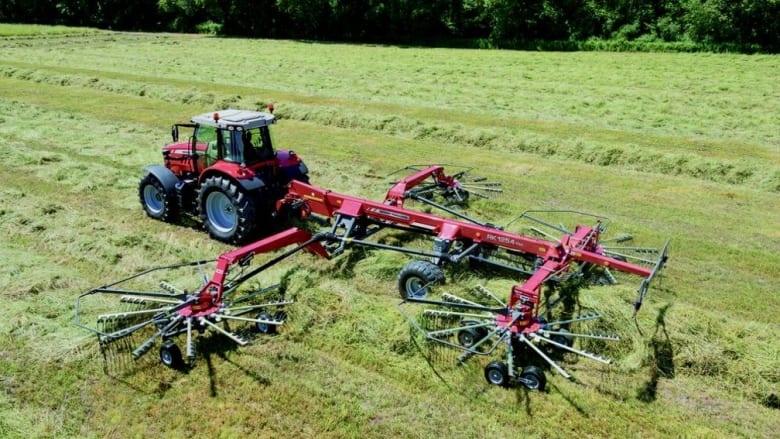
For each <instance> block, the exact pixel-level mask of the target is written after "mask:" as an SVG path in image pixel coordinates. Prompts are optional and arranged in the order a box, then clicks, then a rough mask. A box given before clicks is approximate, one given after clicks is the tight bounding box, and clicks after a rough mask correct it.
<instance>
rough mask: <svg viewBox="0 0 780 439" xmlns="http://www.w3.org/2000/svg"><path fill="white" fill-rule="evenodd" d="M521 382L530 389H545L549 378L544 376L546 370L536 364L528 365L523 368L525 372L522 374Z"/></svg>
mask: <svg viewBox="0 0 780 439" xmlns="http://www.w3.org/2000/svg"><path fill="white" fill-rule="evenodd" d="M520 382H521V383H523V385H524V386H525V387H526V388H528V389H530V390H539V391H542V390H544V386H545V385H546V384H547V378H545V376H544V372H542V370H541V369H539V368H538V367H536V366H527V367H526V368H525V369H523V373H521V374H520Z"/></svg>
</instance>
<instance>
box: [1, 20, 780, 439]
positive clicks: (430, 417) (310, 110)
mask: <svg viewBox="0 0 780 439" xmlns="http://www.w3.org/2000/svg"><path fill="white" fill-rule="evenodd" d="M0 35H3V37H2V44H0V140H2V148H0V163H2V166H0V182H2V184H1V185H0V233H1V234H2V238H0V242H2V245H0V262H2V264H0V286H2V296H1V297H2V299H3V304H4V306H3V308H2V311H0V384H2V386H1V388H2V392H0V411H1V412H2V413H3V416H0V437H24V438H27V437H74V436H77V437H78V436H83V437H136V436H139V437H146V436H151V435H159V434H160V433H161V432H162V433H163V434H164V435H166V436H168V437H181V436H185V435H189V436H195V437H246V436H249V435H252V436H258V437H270V436H272V435H273V436H279V435H281V436H282V437H315V436H316V437H354V436H370V437H375V436H387V437H424V438H427V437H486V436H488V435H491V436H493V435H496V436H519V435H530V436H533V437H561V436H564V435H571V434H577V435H582V436H587V437H608V436H609V437H625V436H631V437H670V436H673V437H713V436H725V437H732V436H733V437H740V436H741V437H772V436H774V435H775V434H776V431H778V428H780V416H779V413H780V412H778V405H780V402H778V398H780V374H779V373H778V370H780V342H778V341H777V337H776V335H777V334H778V333H779V331H780V325H778V322H780V299H778V296H777V294H778V291H780V276H778V274H777V273H778V267H780V232H778V230H780V228H779V227H778V225H780V221H779V220H778V218H780V199H778V197H780V132H779V131H778V130H777V127H778V122H780V120H778V118H779V117H780V89H778V87H777V84H778V83H780V77H779V75H778V72H780V58H778V57H777V56H744V55H728V54H719V55H711V54H648V53H642V54H630V53H594V52H588V53H542V52H508V51H507V52H504V51H471V50H447V49H420V48H410V47H383V46H350V45H340V44H309V43H305V42H292V41H258V40H242V39H216V38H207V37H200V36H188V35H163V34H132V33H110V32H96V31H85V30H82V29H77V30H72V31H70V32H69V33H68V32H65V33H63V31H62V29H56V28H39V27H34V28H26V27H19V26H9V25H2V26H0ZM268 102H274V103H276V105H277V109H278V110H277V114H278V115H279V116H280V118H281V120H280V122H279V123H278V124H277V126H276V127H275V128H276V129H275V140H276V142H277V143H278V144H279V145H281V146H283V147H286V148H292V149H294V150H295V151H296V152H298V153H299V154H300V155H301V156H303V157H304V159H305V160H306V162H307V164H308V165H309V168H310V169H311V170H312V181H313V182H314V183H316V184H318V185H320V186H323V187H327V188H330V189H333V190H336V191H340V192H345V193H351V194H356V195H361V196H365V197H369V198H373V199H378V198H380V197H381V196H382V193H383V190H384V189H385V186H383V185H384V181H385V180H384V179H383V176H384V175H386V174H388V173H390V172H392V171H394V170H396V169H398V168H400V167H402V166H405V165H408V164H417V163H456V164H468V165H474V166H477V167H478V168H479V170H480V171H481V172H482V173H483V174H487V175H490V176H491V177H492V178H493V179H496V180H499V181H501V182H502V183H503V184H504V188H505V193H504V194H503V196H502V197H500V198H497V199H495V200H489V201H480V202H478V203H477V205H476V206H475V209H474V211H477V212H479V215H478V216H480V217H482V218H485V219H488V220H490V221H492V222H496V223H499V224H503V223H506V222H507V221H509V220H510V219H511V218H512V217H514V216H515V215H516V214H518V213H520V212H522V211H523V210H526V209H537V208H538V209H573V210H580V211H591V212H595V213H600V214H604V215H607V216H609V217H610V218H611V219H612V220H613V225H612V228H613V229H614V232H616V233H620V232H629V233H632V234H634V235H635V236H636V237H637V238H638V242H637V244H639V245H660V244H662V243H663V241H664V239H666V238H671V239H672V251H671V255H670V257H671V259H670V262H669V265H668V267H667V270H666V271H665V272H664V276H663V278H662V279H661V282H659V283H657V284H656V287H655V288H654V289H653V290H652V291H651V293H650V295H649V299H648V302H647V303H646V304H645V307H644V308H643V309H642V311H641V312H640V313H639V315H638V320H637V325H636V326H635V323H634V321H633V320H632V318H631V309H630V305H629V303H630V301H631V300H633V298H634V289H635V285H636V280H635V279H630V278H627V279H625V281H624V282H622V284H621V285H618V286H614V287H608V288H607V287H604V288H601V287H600V288H591V289H588V290H587V291H583V292H582V293H581V297H580V300H581V302H582V303H583V306H590V307H594V308H596V309H598V310H599V311H601V312H603V313H604V314H606V315H609V316H610V319H611V320H610V322H611V324H612V325H613V326H614V329H615V331H616V332H618V333H619V334H620V335H621V337H622V341H621V343H619V345H618V346H617V347H613V348H611V350H610V351H609V354H610V355H611V356H613V357H614V358H615V359H616V363H615V364H613V365H612V366H609V367H602V366H600V365H598V364H593V363H590V362H586V361H580V362H577V363H575V364H567V365H566V366H567V368H569V369H571V370H572V371H573V372H574V373H575V375H576V376H577V378H578V379H579V380H580V382H578V383H572V382H568V381H566V380H563V379H561V378H560V377H555V376H553V375H552V373H548V379H549V390H548V391H547V392H545V393H533V392H526V391H524V390H522V389H513V390H509V391H505V390H502V389H498V388H493V387H490V386H488V385H487V384H485V383H484V379H483V378H482V372H481V369H479V368H478V367H476V366H470V367H466V368H454V367H452V365H451V363H445V362H436V361H433V362H432V363H431V364H429V363H428V362H426V359H425V356H424V355H423V353H421V352H420V350H419V348H418V347H416V346H415V345H414V344H413V343H411V342H410V339H409V331H408V328H407V326H406V324H405V322H404V321H403V319H402V317H401V316H400V315H399V314H398V313H397V312H396V310H395V304H396V303H397V299H396V297H397V293H396V292H395V276H396V274H397V270H398V269H400V267H401V266H402V265H403V264H404V263H405V261H406V258H405V257H402V256H399V255H395V254H387V253H382V252H377V251H361V250H355V251H354V252H353V253H350V254H346V255H342V256H340V257H339V258H336V259H335V260H334V261H329V262H325V261H318V260H315V259H311V258H309V257H307V256H305V255H302V256H299V257H296V258H294V259H293V260H291V261H290V262H289V263H286V264H285V265H284V266H282V267H279V268H278V270H276V271H274V272H273V273H271V274H269V277H273V276H276V275H279V274H280V273H281V272H283V271H285V270H294V273H293V275H292V281H291V282H292V283H291V289H292V290H294V291H295V293H296V294H297V300H298V303H296V304H295V305H294V306H293V307H292V308H291V310H290V312H291V319H290V322H289V323H288V324H286V325H285V326H284V327H283V329H282V334H280V335H279V336H276V337H269V338H257V339H255V340H254V343H253V344H252V345H250V346H248V347H245V348H240V349H236V348H234V347H233V346H232V345H231V342H229V341H225V340H223V339H221V338H219V337H211V338H208V339H205V340H203V341H202V345H203V346H202V347H203V349H201V355H200V357H199V359H198V360H197V363H196V366H195V368H194V369H192V370H190V371H189V372H188V373H186V374H181V373H177V372H173V371H169V370H166V369H164V368H162V367H161V366H159V365H158V364H157V361H156V359H155V358H154V357H155V355H154V352H152V353H151V354H149V355H148V356H147V357H144V358H143V359H141V360H139V361H138V364H136V365H133V366H132V367H129V368H127V370H124V369H123V370H122V371H120V372H117V371H113V370H112V371H110V372H111V373H109V374H105V373H104V370H103V369H104V362H103V359H102V358H101V356H100V354H99V352H98V349H97V346H96V343H95V340H94V339H93V338H92V337H89V336H87V334H85V333H84V332H83V331H81V330H79V329H78V328H75V327H74V326H73V325H72V318H73V306H74V299H75V297H76V295H77V294H78V293H80V292H82V291H84V290H87V289H88V288H90V287H93V286H96V285H100V284H103V283H105V282H107V281H109V280H112V279H117V278H120V277H123V276H126V275H129V274H131V273H134V272H137V271H139V270H141V269H143V268H146V267H149V266H154V265H161V264H168V263H174V262H183V261H189V260H195V259H204V258H211V257H214V256H216V255H217V254H219V253H220V252H223V251H225V250H228V249H229V247H227V246H224V245H222V244H220V243H217V242H215V241H212V240H209V239H208V238H207V236H206V235H205V234H204V233H203V232H200V231H198V230H197V229H196V228H193V227H181V226H173V225H166V224H162V223H159V222H154V221H151V220H150V219H148V218H146V217H145V216H144V215H143V213H142V211H141V209H140V206H139V205H138V201H137V195H136V184H137V181H138V178H139V177H140V175H141V168H142V167H143V166H145V165H147V164H153V163H159V162H160V161H161V157H160V154H159V147H160V146H162V145H163V144H164V143H165V142H166V141H167V140H168V135H167V133H168V128H169V126H170V124H171V123H172V122H175V121H184V120H186V119H187V117H188V116H190V115H192V114H197V113H200V112H203V111H209V110H212V109H215V108H220V107H225V106H228V105H232V106H235V107H258V106H264V105H265V104H266V103H268ZM451 275H452V277H451V279H450V280H451V282H450V285H453V284H463V285H465V286H471V285H473V284H475V283H486V284H487V285H488V286H489V287H491V289H492V290H493V291H496V292H502V293H504V292H506V291H508V288H509V286H511V285H512V281H511V280H507V279H484V278H480V277H479V276H477V275H476V274H473V273H467V272H463V271H456V272H454V273H451ZM452 279H455V281H452ZM263 280H265V279H263ZM268 281H269V282H270V281H271V280H270V279H268ZM452 288H457V286H453V287H452ZM637 326H638V328H639V329H640V330H641V332H640V331H639V330H638V329H637Z"/></svg>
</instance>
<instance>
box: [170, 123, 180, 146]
mask: <svg viewBox="0 0 780 439" xmlns="http://www.w3.org/2000/svg"><path fill="white" fill-rule="evenodd" d="M171 138H173V141H174V142H178V141H179V127H177V126H176V125H172V126H171Z"/></svg>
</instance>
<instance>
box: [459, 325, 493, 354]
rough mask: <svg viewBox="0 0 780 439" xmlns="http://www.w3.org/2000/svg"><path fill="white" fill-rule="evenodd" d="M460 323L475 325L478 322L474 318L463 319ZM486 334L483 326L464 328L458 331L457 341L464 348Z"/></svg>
mask: <svg viewBox="0 0 780 439" xmlns="http://www.w3.org/2000/svg"><path fill="white" fill-rule="evenodd" d="M461 324H462V325H464V326H468V325H477V324H479V322H477V321H476V320H464V321H462V322H461ZM486 335H487V330H485V328H465V329H461V330H460V331H458V343H460V345H461V346H463V347H464V348H470V347H471V346H473V345H474V343H476V342H478V341H479V340H482V339H483V338H485V336H486Z"/></svg>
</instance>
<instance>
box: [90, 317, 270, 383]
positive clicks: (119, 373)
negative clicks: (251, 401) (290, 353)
mask: <svg viewBox="0 0 780 439" xmlns="http://www.w3.org/2000/svg"><path fill="white" fill-rule="evenodd" d="M238 335H239V336H240V337H241V338H243V339H244V340H249V341H251V340H252V339H253V338H255V337H256V336H258V334H256V333H254V331H252V330H251V329H246V330H243V331H238ZM195 346H196V351H197V352H198V355H197V356H196V358H195V360H194V361H193V362H192V363H188V364H187V363H185V364H183V365H182V366H180V367H179V368H177V369H176V370H175V374H176V375H186V374H189V373H190V371H191V370H193V369H194V368H196V367H198V363H201V364H202V363H205V365H206V368H207V371H208V376H209V394H210V396H212V397H215V396H217V394H218V388H217V383H216V375H217V371H216V369H215V366H214V361H213V358H214V356H217V357H218V358H220V359H221V360H222V361H223V362H224V363H225V364H228V365H230V366H233V367H234V368H236V369H238V371H240V372H242V373H243V374H244V375H246V376H248V377H249V378H251V379H252V380H253V381H255V382H256V383H258V384H259V385H262V386H267V385H269V384H271V381H270V380H269V379H268V378H267V377H264V376H262V375H260V374H258V373H257V372H256V371H254V370H250V369H248V368H246V367H244V366H242V365H241V364H239V363H237V362H235V361H233V360H232V359H231V358H230V357H231V354H230V353H232V352H234V351H235V352H238V351H239V345H238V344H237V343H236V342H234V341H233V340H231V339H229V338H228V337H226V336H224V335H222V334H218V333H210V334H209V335H207V336H201V337H198V338H197V339H196V340H195ZM133 347H134V345H133V343H132V340H131V339H130V338H127V339H122V340H120V341H118V342H114V343H111V344H108V345H107V346H104V347H103V348H102V354H103V372H104V373H105V374H106V375H107V376H109V377H110V378H112V379H114V380H116V381H117V382H119V383H122V384H123V385H125V386H127V387H128V388H131V389H133V390H135V391H137V392H139V393H144V394H161V395H162V394H164V393H165V392H166V391H167V390H169V389H170V388H171V387H172V385H171V381H170V380H168V379H164V378H162V377H160V376H159V375H158V374H157V373H156V372H154V371H153V370H152V369H150V368H161V370H165V366H163V365H162V363H160V362H159V361H155V359H156V358H157V356H156V355H154V354H153V352H148V353H146V354H145V355H143V356H142V357H140V358H138V359H134V358H133V356H132V354H131V352H132V349H133ZM139 375H143V379H142V381H141V382H146V383H149V385H148V386H141V385H139V384H137V382H136V380H135V378H134V377H136V376H139Z"/></svg>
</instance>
